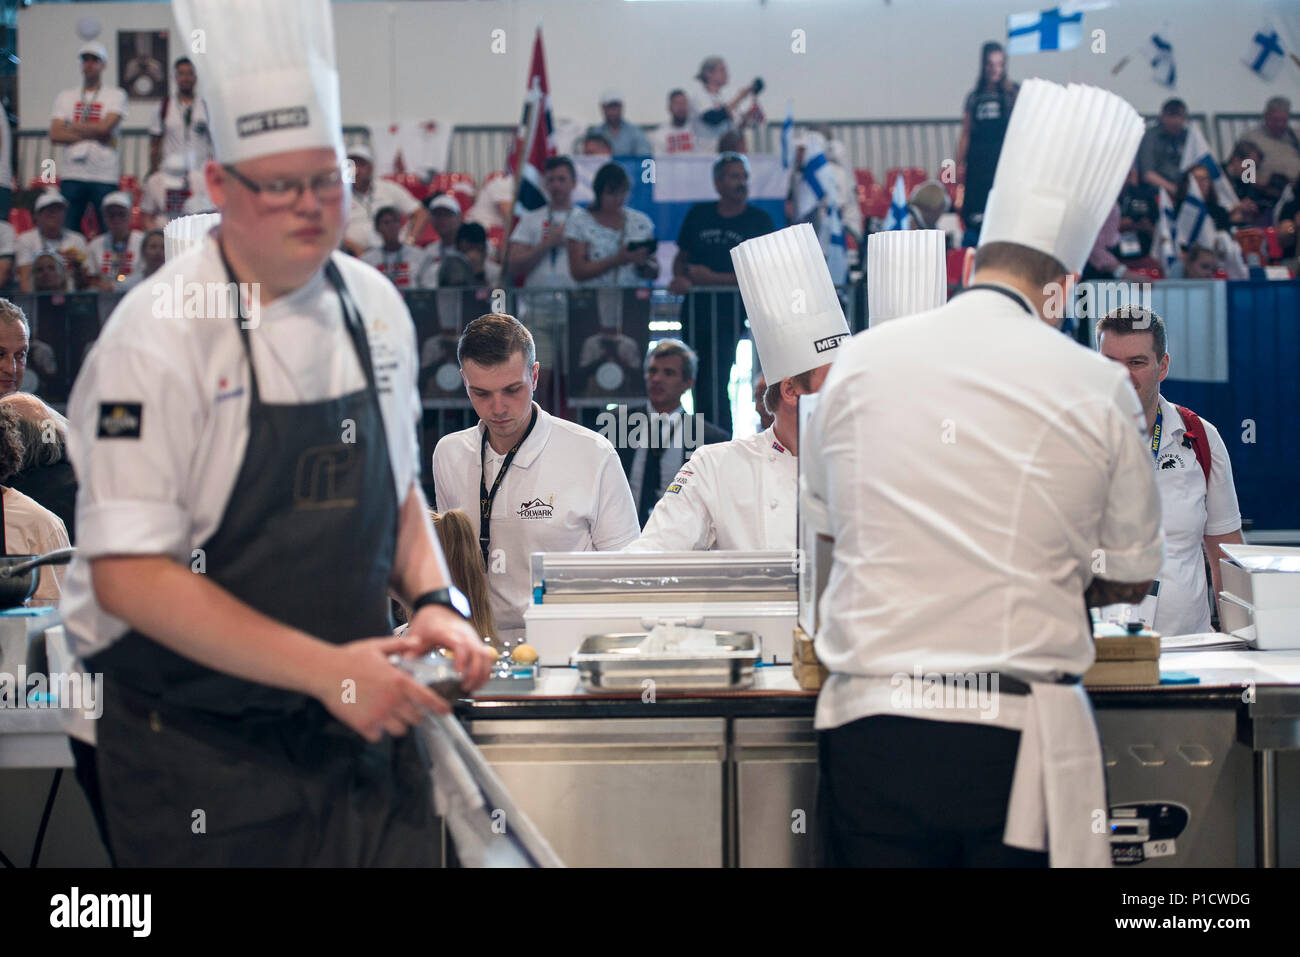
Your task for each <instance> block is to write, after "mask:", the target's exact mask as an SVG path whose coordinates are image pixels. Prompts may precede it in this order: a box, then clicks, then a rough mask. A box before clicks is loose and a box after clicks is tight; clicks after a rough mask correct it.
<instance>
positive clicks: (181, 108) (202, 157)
mask: <svg viewBox="0 0 1300 957" xmlns="http://www.w3.org/2000/svg"><path fill="white" fill-rule="evenodd" d="M173 76H174V77H175V78H176V94H175V95H174V96H170V97H168V98H167V99H165V100H163V101H162V102H161V103H159V104H158V107H157V109H155V110H154V113H153V119H152V120H150V121H149V168H150V170H156V169H158V168H159V167H160V166H161V165H162V164H163V163H164V162H165V161H166V159H167V157H169V156H180V157H181V158H182V159H184V160H185V168H186V169H202V168H203V164H204V163H206V162H207V161H208V160H210V159H211V158H212V137H211V136H209V134H208V104H207V103H206V102H204V100H203V97H201V96H199V95H198V94H197V93H195V92H194V87H195V84H197V83H198V74H197V73H196V72H195V71H194V62H193V61H192V60H191V59H190V58H189V57H187V56H183V57H181V58H180V59H178V60H177V61H176V65H175V67H174V73H173Z"/></svg>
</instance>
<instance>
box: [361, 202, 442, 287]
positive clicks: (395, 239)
mask: <svg viewBox="0 0 1300 957" xmlns="http://www.w3.org/2000/svg"><path fill="white" fill-rule="evenodd" d="M423 208H424V207H421V209H423ZM375 232H376V233H377V234H378V235H379V245H377V246H371V247H370V248H369V249H367V250H366V251H365V252H364V253H362V255H361V261H362V262H367V263H369V264H370V265H372V266H374V267H375V268H376V269H378V270H379V271H380V272H381V273H383V274H384V275H385V276H387V277H388V279H389V281H390V282H391V283H392V284H393V285H394V286H396V287H397V288H398V289H414V288H416V286H417V285H418V283H419V281H420V276H421V274H422V273H423V270H424V264H425V261H426V260H427V259H428V253H426V252H425V251H424V250H423V249H421V248H420V247H419V246H414V245H412V244H411V243H404V242H402V211H401V210H400V209H398V208H397V207H396V206H384V207H383V208H381V209H379V210H377V211H376V212H375Z"/></svg>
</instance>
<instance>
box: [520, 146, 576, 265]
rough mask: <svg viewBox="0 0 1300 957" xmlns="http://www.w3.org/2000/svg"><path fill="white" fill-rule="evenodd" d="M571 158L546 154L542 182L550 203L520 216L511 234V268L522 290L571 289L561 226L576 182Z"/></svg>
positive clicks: (567, 211)
mask: <svg viewBox="0 0 1300 957" xmlns="http://www.w3.org/2000/svg"><path fill="white" fill-rule="evenodd" d="M577 182H578V180H577V173H576V172H575V171H574V168H573V160H571V159H569V157H567V156H551V157H548V158H547V160H546V163H545V164H544V165H543V167H542V184H543V185H544V186H545V187H546V195H547V197H548V199H549V202H547V204H546V205H545V206H540V207H538V208H537V209H532V210H529V211H528V212H526V213H524V214H523V215H522V216H520V217H519V222H518V223H517V224H516V225H515V231H514V232H513V233H511V234H510V271H511V272H512V273H513V274H514V278H515V280H516V281H519V280H522V281H523V285H524V288H525V289H570V288H572V287H573V285H574V281H573V274H572V273H571V272H570V271H569V249H568V242H567V241H566V240H565V238H564V225H565V223H566V222H567V221H568V219H569V215H570V214H571V213H572V212H573V188H574V187H575V186H576V185H577Z"/></svg>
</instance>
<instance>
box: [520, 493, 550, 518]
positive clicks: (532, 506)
mask: <svg viewBox="0 0 1300 957" xmlns="http://www.w3.org/2000/svg"><path fill="white" fill-rule="evenodd" d="M554 514H555V496H554V495H552V496H551V497H550V498H548V499H547V500H546V501H545V502H543V501H542V500H541V499H540V498H535V499H533V500H532V501H531V502H524V503H523V504H522V505H520V506H519V517H520V518H550V517H551V516H552V515H554Z"/></svg>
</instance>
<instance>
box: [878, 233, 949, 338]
mask: <svg viewBox="0 0 1300 957" xmlns="http://www.w3.org/2000/svg"><path fill="white" fill-rule="evenodd" d="M947 301H948V256H947V253H946V251H945V250H944V234H943V231H942V230H939V229H888V230H885V231H883V232H879V233H872V234H871V235H870V236H868V237H867V318H868V320H869V322H870V325H872V326H877V325H879V324H880V323H882V322H885V321H887V320H889V319H897V318H898V317H900V316H914V315H916V314H917V313H919V312H928V311H929V310H931V309H938V308H939V307H940V306H942V305H943V304H944V303H945V302H947Z"/></svg>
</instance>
